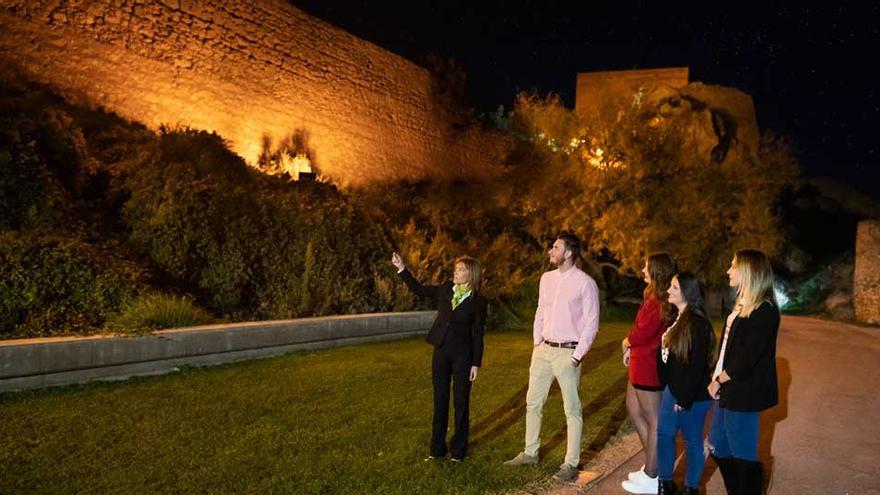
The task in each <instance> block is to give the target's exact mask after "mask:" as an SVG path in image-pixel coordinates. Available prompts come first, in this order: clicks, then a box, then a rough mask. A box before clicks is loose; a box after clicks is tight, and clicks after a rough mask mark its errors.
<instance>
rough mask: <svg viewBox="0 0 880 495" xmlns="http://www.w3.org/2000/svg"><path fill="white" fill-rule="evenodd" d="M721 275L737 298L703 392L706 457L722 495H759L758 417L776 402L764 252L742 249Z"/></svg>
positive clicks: (775, 322)
mask: <svg viewBox="0 0 880 495" xmlns="http://www.w3.org/2000/svg"><path fill="white" fill-rule="evenodd" d="M727 275H728V277H729V279H730V286H731V287H735V288H736V290H737V296H736V304H735V305H734V309H733V312H732V313H731V314H730V315H729V316H728V317H727V320H726V325H725V330H724V337H723V339H722V341H721V346H720V348H719V356H718V363H717V364H716V366H715V372H714V373H713V375H712V376H713V379H712V382H711V383H709V387H708V391H709V395H711V396H712V397H713V398H715V399H718V401H717V403H716V404H715V406H714V408H713V409H712V423H711V427H710V428H709V444H710V452H711V454H712V457H713V458H714V459H715V462H716V463H717V464H718V469H719V470H721V476H722V477H723V478H724V485H725V486H726V487H727V492H728V493H731V494H732V493H735V494H736V495H752V494H760V493H761V489H762V486H761V485H762V481H763V465H762V464H761V462H760V461H759V460H758V423H759V419H760V413H761V411H764V410H766V409H769V408H771V407H773V406H775V405H776V404H777V403H778V402H779V399H778V385H777V377H776V336H777V334H778V333H779V320H780V317H779V309H778V306H777V304H776V298H775V297H774V294H773V269H772V267H771V266H770V260H769V259H768V258H767V256H766V255H765V254H764V253H762V252H761V251H756V250H752V249H745V250H742V251H737V253H736V255H734V257H733V261H732V262H731V265H730V269H729V270H727Z"/></svg>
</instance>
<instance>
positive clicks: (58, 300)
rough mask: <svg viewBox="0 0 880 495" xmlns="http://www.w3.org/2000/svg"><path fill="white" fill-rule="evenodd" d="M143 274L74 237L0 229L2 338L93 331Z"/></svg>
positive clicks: (126, 297)
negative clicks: (3, 230)
mask: <svg viewBox="0 0 880 495" xmlns="http://www.w3.org/2000/svg"><path fill="white" fill-rule="evenodd" d="M143 278H144V277H143V272H142V271H141V270H140V269H139V268H138V267H137V265H135V264H133V263H131V262H127V261H124V260H121V259H118V258H116V257H115V256H114V255H112V254H111V253H110V252H109V251H108V250H106V249H101V248H99V247H96V246H93V245H90V244H86V243H84V242H82V241H78V240H76V239H70V238H66V237H59V236H53V235H35V234H34V235H31V234H20V233H16V232H5V233H0V338H14V337H48V336H55V335H68V334H72V333H77V332H83V331H90V330H93V329H95V328H97V327H100V326H101V325H102V324H103V323H104V321H105V320H106V319H107V318H108V317H109V316H111V315H112V314H114V313H115V312H116V311H118V309H119V307H120V306H121V305H122V304H124V303H126V302H127V301H128V300H130V299H131V298H132V297H134V295H135V294H136V293H137V292H138V291H139V290H140V289H141V288H142V287H143V285H142V282H141V280H142V279H143Z"/></svg>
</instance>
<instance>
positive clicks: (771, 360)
mask: <svg viewBox="0 0 880 495" xmlns="http://www.w3.org/2000/svg"><path fill="white" fill-rule="evenodd" d="M778 333H779V310H778V309H777V308H776V306H774V305H773V303H770V302H767V301H765V302H763V303H761V305H760V306H759V307H757V308H756V309H755V310H754V311H752V314H751V315H749V317H748V318H741V317H736V318H735V319H734V320H733V323H731V325H730V335H728V337H727V350H726V351H725V355H724V371H726V372H727V374H728V375H729V376H730V381H729V382H726V383H724V384H722V385H721V407H723V408H725V409H730V410H731V411H740V412H757V411H763V410H765V409H769V408H771V407H773V406H775V405H776V404H778V403H779V391H778V385H777V378H776V336H777V334H778ZM721 342H722V343H723V342H724V339H723V338H722V339H721ZM719 353H720V349H719ZM719 355H720V354H719Z"/></svg>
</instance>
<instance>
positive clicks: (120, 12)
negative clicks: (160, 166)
mask: <svg viewBox="0 0 880 495" xmlns="http://www.w3.org/2000/svg"><path fill="white" fill-rule="evenodd" d="M0 25H2V28H0V58H2V59H3V60H4V61H5V62H7V63H12V64H14V65H15V66H17V67H18V68H20V69H22V70H23V71H24V72H25V73H26V74H27V75H28V76H29V77H31V78H34V79H35V80H37V81H39V82H43V83H46V84H48V85H50V86H52V87H54V88H57V90H58V91H60V92H61V93H62V94H64V95H65V96H67V97H69V98H72V99H75V100H77V101H79V102H83V103H88V104H93V105H97V106H100V107H102V108H106V109H108V110H111V111H114V112H116V113H118V114H120V115H121V116H123V117H125V118H128V119H131V120H135V121H139V122H142V123H144V124H146V125H148V126H150V127H153V128H157V127H158V126H160V125H162V124H170V125H178V124H180V125H187V126H191V127H194V128H199V129H207V130H213V131H216V132H217V133H218V134H220V135H221V136H223V137H224V138H225V139H227V140H229V141H230V143H231V145H232V148H233V149H234V150H236V151H237V152H238V153H239V154H241V155H242V156H243V157H245V159H247V160H248V161H249V162H251V163H254V162H255V160H256V157H257V156H258V154H259V151H260V145H261V137H262V136H263V135H268V136H270V137H271V138H272V139H273V140H279V139H282V138H284V137H285V136H289V135H290V134H291V133H293V132H296V131H301V132H305V134H306V135H307V136H308V147H309V148H310V149H311V150H312V156H311V157H310V158H311V159H312V160H313V161H314V162H315V164H316V165H317V166H318V167H319V168H320V170H321V172H322V173H323V174H325V175H328V176H330V177H332V178H333V180H335V181H337V182H339V183H341V184H347V185H352V184H353V185H357V184H363V183H368V182H371V181H375V180H382V179H390V178H421V177H424V176H426V175H428V174H437V175H441V176H455V177H462V176H472V175H478V174H480V175H481V174H483V173H487V170H488V169H489V168H491V165H490V164H491V161H492V160H491V158H489V157H488V155H487V152H486V151H485V148H484V145H483V143H480V142H478V141H477V139H476V135H475V134H473V133H462V132H455V131H453V130H452V129H451V127H450V126H449V125H448V124H447V123H446V122H444V121H442V117H439V116H438V113H437V111H436V106H437V105H438V104H437V102H436V99H435V98H433V97H432V84H433V79H432V77H431V76H430V74H429V72H428V71H427V70H425V69H423V68H421V67H419V66H417V65H416V64H414V63H412V62H409V61H408V60H405V59H403V58H401V57H399V56H397V55H395V54H393V53H390V52H388V51H386V50H383V49H381V48H379V47H377V46H375V45H373V44H371V43H368V42H366V41H364V40H361V39H359V38H356V37H354V36H352V35H350V34H348V33H346V32H344V31H342V30H340V29H338V28H335V27H333V26H331V25H329V24H327V23H325V22H323V21H321V20H318V19H316V18H314V17H311V16H309V15H308V14H306V13H305V12H303V11H301V10H298V9H296V8H294V7H292V6H290V5H288V4H286V3H284V2H281V1H278V0H251V1H244V0H218V1H211V2H202V1H186V0H181V1H162V2H157V1H144V0H98V1H90V2H83V1H74V0H56V1H39V0H36V1H16V0H0Z"/></svg>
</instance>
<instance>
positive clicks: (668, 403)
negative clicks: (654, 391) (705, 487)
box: [657, 387, 712, 488]
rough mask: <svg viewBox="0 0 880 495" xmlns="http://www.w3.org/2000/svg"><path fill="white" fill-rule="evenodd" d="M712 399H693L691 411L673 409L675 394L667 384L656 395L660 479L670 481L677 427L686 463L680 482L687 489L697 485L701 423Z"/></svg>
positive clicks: (701, 441)
mask: <svg viewBox="0 0 880 495" xmlns="http://www.w3.org/2000/svg"><path fill="white" fill-rule="evenodd" d="M711 402H712V401H708V400H704V401H700V402H694V403H693V404H692V405H691V410H690V411H686V410H684V409H682V410H681V411H678V412H676V411H675V396H673V395H672V392H670V391H669V387H666V388H665V389H663V395H661V396H660V414H659V419H658V424H657V475H658V476H659V477H660V479H662V480H671V479H672V472H673V470H674V469H675V435H676V433H678V430H681V435H682V438H683V439H684V448H685V456H686V458H687V465H686V468H687V469H686V470H685V477H684V484H685V486H688V487H691V488H697V487H699V486H700V476H702V475H703V464H704V461H705V457H703V425H704V424H705V422H706V413H707V412H708V411H709V404H710V403H711Z"/></svg>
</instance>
